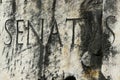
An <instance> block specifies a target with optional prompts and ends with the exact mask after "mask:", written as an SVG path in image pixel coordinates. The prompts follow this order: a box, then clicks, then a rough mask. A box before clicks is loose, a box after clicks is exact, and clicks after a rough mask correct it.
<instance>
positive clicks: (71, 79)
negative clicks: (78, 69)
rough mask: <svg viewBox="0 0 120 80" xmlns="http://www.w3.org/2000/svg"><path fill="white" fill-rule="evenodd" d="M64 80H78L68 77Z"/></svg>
mask: <svg viewBox="0 0 120 80" xmlns="http://www.w3.org/2000/svg"><path fill="white" fill-rule="evenodd" d="M64 80H76V78H75V77H74V76H68V77H66V78H65V79H64Z"/></svg>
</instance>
